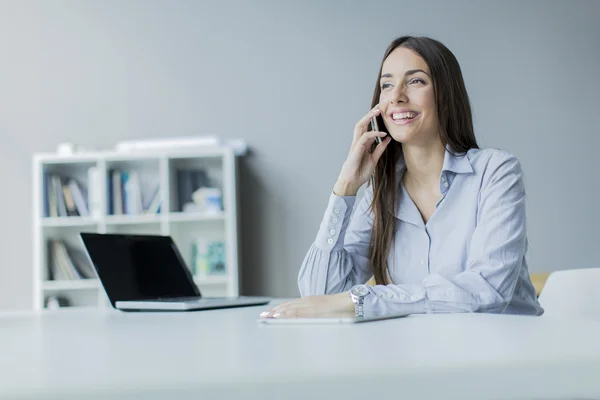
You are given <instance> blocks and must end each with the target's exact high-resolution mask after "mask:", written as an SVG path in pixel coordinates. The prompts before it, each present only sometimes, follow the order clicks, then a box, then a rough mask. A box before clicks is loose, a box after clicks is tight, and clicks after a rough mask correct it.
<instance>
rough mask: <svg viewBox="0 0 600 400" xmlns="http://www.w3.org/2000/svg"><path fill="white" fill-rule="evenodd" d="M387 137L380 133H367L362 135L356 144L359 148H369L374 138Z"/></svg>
mask: <svg viewBox="0 0 600 400" xmlns="http://www.w3.org/2000/svg"><path fill="white" fill-rule="evenodd" d="M386 135H387V133H385V132H380V131H368V132H365V133H363V135H362V136H361V137H360V139H359V140H358V142H356V143H357V144H358V145H359V146H369V145H370V144H371V143H373V141H374V140H375V138H376V137H380V138H383V137H385V136H386Z"/></svg>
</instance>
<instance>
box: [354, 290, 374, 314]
mask: <svg viewBox="0 0 600 400" xmlns="http://www.w3.org/2000/svg"><path fill="white" fill-rule="evenodd" d="M369 293H371V292H369V289H368V288H367V285H355V286H352V289H350V297H351V298H352V302H353V303H354V316H355V317H356V318H364V316H365V314H364V311H363V305H364V304H365V297H367V295H369Z"/></svg>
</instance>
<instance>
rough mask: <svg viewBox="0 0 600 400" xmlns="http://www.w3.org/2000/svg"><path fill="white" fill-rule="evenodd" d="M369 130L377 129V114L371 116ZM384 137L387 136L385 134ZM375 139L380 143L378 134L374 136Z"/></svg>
mask: <svg viewBox="0 0 600 400" xmlns="http://www.w3.org/2000/svg"><path fill="white" fill-rule="evenodd" d="M371 130H372V131H379V124H378V123H377V116H374V117H371ZM385 137H387V135H386V136H385ZM375 140H376V141H377V143H381V138H380V137H379V136H377V137H376V138H375Z"/></svg>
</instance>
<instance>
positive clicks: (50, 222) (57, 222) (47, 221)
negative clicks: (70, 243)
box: [41, 217, 98, 227]
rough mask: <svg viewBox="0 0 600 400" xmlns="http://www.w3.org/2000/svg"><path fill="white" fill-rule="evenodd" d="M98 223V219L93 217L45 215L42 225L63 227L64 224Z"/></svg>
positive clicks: (83, 224)
mask: <svg viewBox="0 0 600 400" xmlns="http://www.w3.org/2000/svg"><path fill="white" fill-rule="evenodd" d="M96 224H98V220H97V219H96V218H93V217H44V218H42V220H41V225H42V226H44V227H62V226H91V225H96Z"/></svg>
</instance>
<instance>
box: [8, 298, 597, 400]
mask: <svg viewBox="0 0 600 400" xmlns="http://www.w3.org/2000/svg"><path fill="white" fill-rule="evenodd" d="M262 309H264V307H249V308H240V309H229V310H214V311H201V312H192V313H121V312H117V311H114V310H111V311H104V312H102V311H98V312H95V311H81V310H69V311H66V310H65V311H60V312H42V313H40V314H33V313H32V314H7V315H3V316H0V343H1V344H2V351H1V354H0V377H1V378H0V380H1V382H2V383H1V384H0V397H1V398H5V397H9V398H12V397H19V398H61V399H70V398H73V399H88V398H98V399H100V398H111V399H117V398H119V399H120V398H127V399H130V398H136V399H137V398H144V399H157V398H169V399H172V398H177V399H187V398H196V399H199V398H222V399H228V398H238V397H240V398H244V399H266V398H276V399H303V400H305V399H307V398H314V397H315V396H316V397H318V398H326V397H327V396H330V398H343V399H345V400H346V399H354V398H356V399H358V398H360V399H364V398H373V397H372V396H377V395H384V396H386V397H388V398H389V397H391V394H393V393H395V392H398V393H399V396H400V397H398V396H394V397H398V398H477V399H485V398H490V397H494V398H520V399H523V398H546V397H552V398H600V379H598V377H600V322H599V321H584V320H573V321H563V320H557V319H552V318H544V317H522V316H506V315H483V314H445V315H420V316H410V317H407V318H402V319H396V320H387V321H379V322H372V323H367V324H358V325H263V324H257V323H256V317H257V315H258V314H259V312H260V311H261V310H262ZM0 315H1V314H0Z"/></svg>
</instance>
